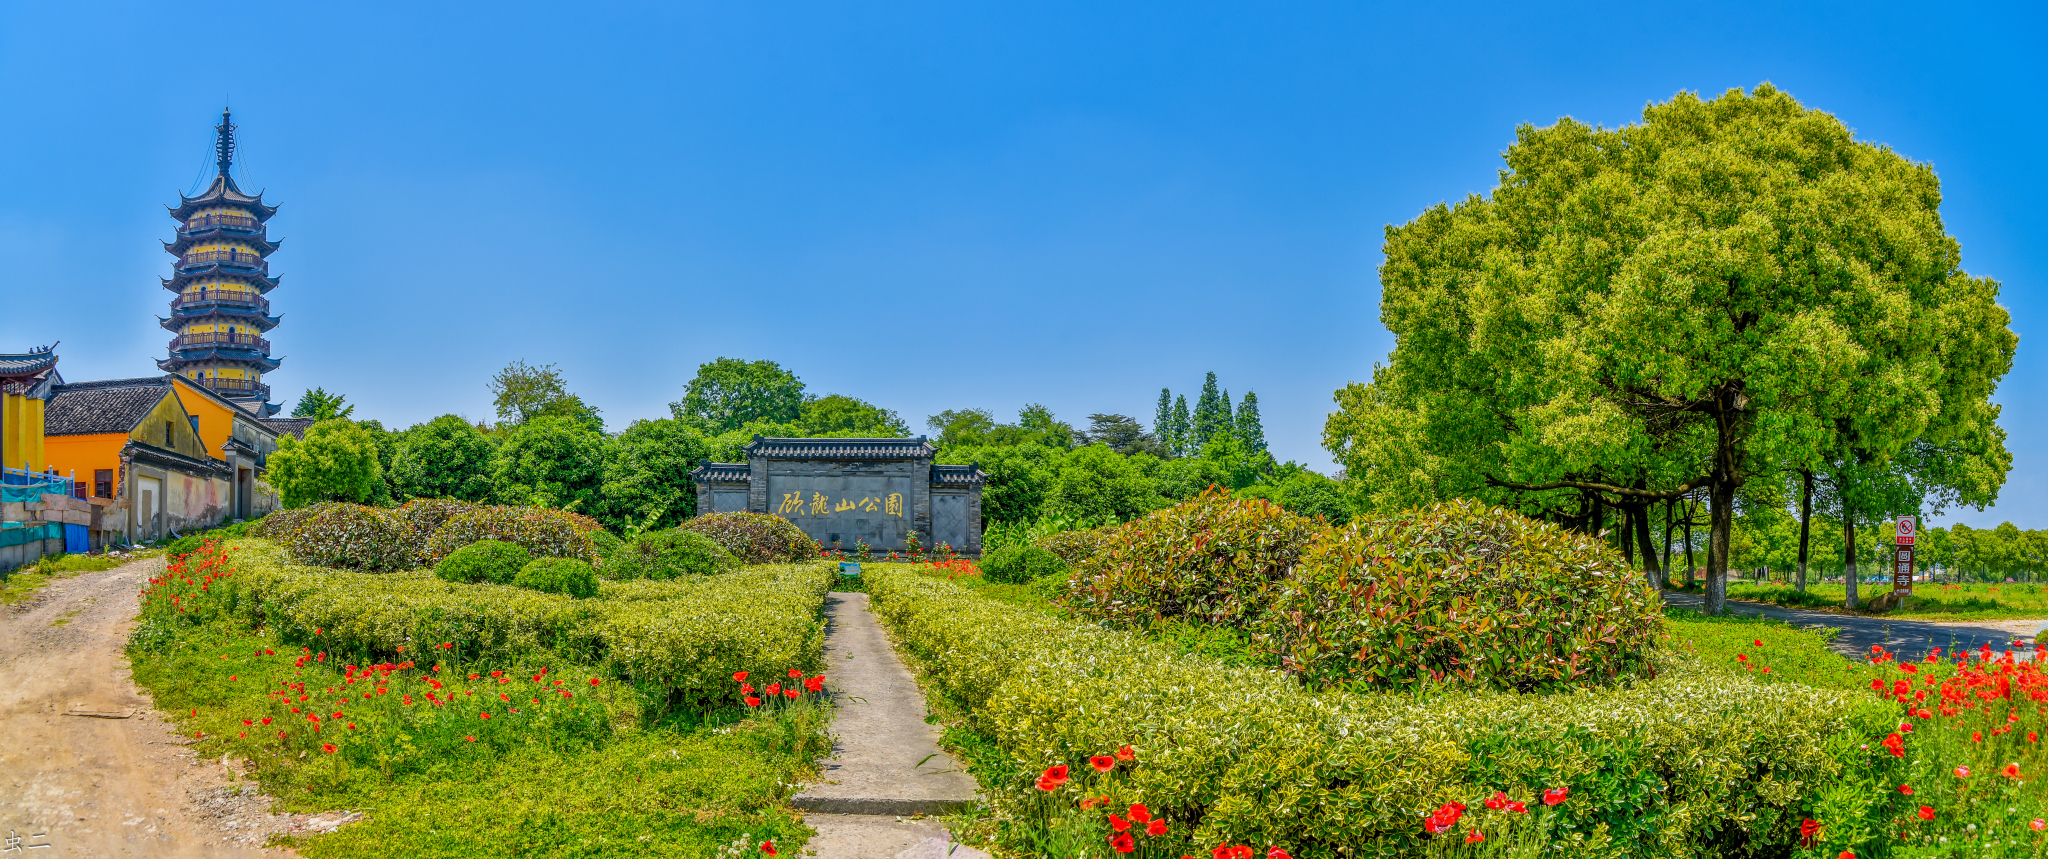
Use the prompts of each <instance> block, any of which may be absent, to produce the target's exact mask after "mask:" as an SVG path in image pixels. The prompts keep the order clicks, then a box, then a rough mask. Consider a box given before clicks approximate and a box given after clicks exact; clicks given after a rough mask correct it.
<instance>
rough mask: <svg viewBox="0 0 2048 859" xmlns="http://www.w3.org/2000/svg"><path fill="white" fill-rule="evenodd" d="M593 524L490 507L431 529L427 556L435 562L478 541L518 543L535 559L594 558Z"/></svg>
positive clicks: (541, 510) (545, 512)
mask: <svg viewBox="0 0 2048 859" xmlns="http://www.w3.org/2000/svg"><path fill="white" fill-rule="evenodd" d="M590 523H592V520H591V519H590V517H588V516H577V515H575V514H573V513H565V512H563V511H560V510H551V509H548V508H546V507H510V506H505V505H498V504H494V505H490V506H487V507H477V508H474V509H470V510H463V511H460V512H457V513H456V514H454V515H453V516H450V517H448V519H447V521H445V522H442V523H441V527H439V528H437V529H435V530H434V536H433V537H432V538H431V539H429V540H428V541H427V547H426V555H427V557H428V558H430V559H432V560H435V561H438V560H440V559H442V558H445V557H448V553H449V552H453V551H455V550H456V549H460V548H462V547H463V546H467V545H469V544H471V543H474V542H476V541H478V540H502V541H504V542H507V543H517V544H519V545H520V546H523V547H525V549H526V551H528V552H531V553H533V556H534V557H536V558H575V559H577V560H580V561H589V560H595V559H596V558H597V544H596V543H594V542H592V541H591V539H590V531H591V530H592V529H590V528H588V527H586V525H587V524H590Z"/></svg>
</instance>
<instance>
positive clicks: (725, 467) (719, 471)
mask: <svg viewBox="0 0 2048 859" xmlns="http://www.w3.org/2000/svg"><path fill="white" fill-rule="evenodd" d="M690 477H691V478H692V479H695V480H702V481H704V482H706V483H745V482H747V481H748V480H749V479H751V477H752V472H751V471H749V470H748V469H747V464H746V463H744V462H707V463H704V464H703V465H700V466H697V467H696V468H695V469H694V470H692V471H691V472H690Z"/></svg>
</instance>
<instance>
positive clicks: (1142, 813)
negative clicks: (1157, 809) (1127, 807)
mask: <svg viewBox="0 0 2048 859" xmlns="http://www.w3.org/2000/svg"><path fill="white" fill-rule="evenodd" d="M1131 819H1132V820H1135V821H1137V822H1139V823H1149V822H1151V820H1152V809H1149V808H1146V807H1145V804H1144V803H1140V802H1134V803H1131Z"/></svg>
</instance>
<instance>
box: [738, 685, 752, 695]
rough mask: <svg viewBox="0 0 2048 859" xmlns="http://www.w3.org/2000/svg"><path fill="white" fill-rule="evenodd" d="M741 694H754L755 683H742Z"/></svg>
mask: <svg viewBox="0 0 2048 859" xmlns="http://www.w3.org/2000/svg"><path fill="white" fill-rule="evenodd" d="M740 694H741V695H752V694H754V684H752V683H741V684H740Z"/></svg>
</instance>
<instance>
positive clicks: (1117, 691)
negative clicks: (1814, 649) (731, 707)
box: [868, 568, 1893, 859]
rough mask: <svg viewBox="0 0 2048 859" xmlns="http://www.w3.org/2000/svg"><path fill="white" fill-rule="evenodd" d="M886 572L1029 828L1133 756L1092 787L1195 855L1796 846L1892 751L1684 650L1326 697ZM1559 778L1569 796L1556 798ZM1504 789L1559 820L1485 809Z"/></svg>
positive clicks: (873, 590) (1860, 710) (902, 612)
mask: <svg viewBox="0 0 2048 859" xmlns="http://www.w3.org/2000/svg"><path fill="white" fill-rule="evenodd" d="M869 578H870V581H869V583H868V588H869V592H870V594H871V599H872V601H873V602H872V604H873V606H874V607H875V610H876V612H877V613H878V614H879V615H880V616H881V617H882V619H883V620H884V621H885V622H886V623H887V624H889V625H890V626H891V627H892V628H893V629H894V630H895V632H896V633H897V635H898V636H899V637H900V639H901V640H902V641H903V642H904V644H905V645H906V646H907V647H908V649H909V650H910V651H911V652H912V653H913V655H914V656H916V657H917V658H918V659H919V660H920V662H921V664H922V667H923V669H924V670H925V671H926V673H927V674H928V676H929V677H930V679H931V680H932V681H933V683H934V685H935V686H936V687H937V688H938V689H939V690H941V691H943V692H944V693H945V694H946V695H948V696H949V697H950V698H951V699H952V700H953V701H954V702H955V703H957V704H958V705H959V706H960V707H961V708H962V709H963V710H964V711H965V712H966V713H967V727H969V728H970V729H972V730H974V731H975V732H978V733H979V734H981V735H984V736H985V737H987V738H988V739H989V741H990V742H991V743H992V744H993V745H994V746H995V748H997V749H999V750H1000V752H1001V754H1002V756H1004V757H1005V758H1006V759H1007V761H1006V762H1007V764H1008V765H1007V766H1001V767H993V768H991V767H987V766H984V767H982V773H981V774H982V775H983V776H984V785H983V786H984V789H985V790H986V791H987V792H988V793H989V794H990V797H991V800H992V802H993V803H994V804H995V806H996V807H997V809H998V812H999V815H1002V816H1005V817H1007V818H1008V819H1010V820H1012V821H1014V822H1017V823H1018V825H1019V826H1023V827H1024V828H1030V826H1031V825H1035V824H1031V825H1027V824H1029V821H1031V820H1045V819H1047V818H1046V816H1045V814H1044V813H1043V812H1042V811H1040V810H1038V809H1040V807H1041V805H1042V804H1043V803H1045V802H1047V801H1048V799H1047V796H1048V794H1051V793H1057V791H1050V792H1049V791H1045V790H1042V789H1041V786H1040V785H1039V783H1038V779H1039V778H1040V777H1041V775H1042V774H1043V773H1044V772H1045V770H1046V769H1047V768H1050V767H1055V766H1066V767H1068V768H1070V770H1073V771H1078V770H1079V768H1081V767H1086V766H1089V765H1090V760H1091V759H1092V758H1094V757H1098V756H1102V755H1107V754H1110V753H1111V752H1112V751H1113V750H1117V749H1120V748H1121V747H1123V746H1125V745H1129V746H1130V747H1131V748H1132V750H1133V752H1132V753H1133V755H1134V758H1133V760H1132V761H1130V762H1129V763H1127V764H1122V765H1119V766H1118V767H1116V768H1115V769H1114V770H1113V772H1114V773H1115V774H1116V776H1117V777H1116V778H1115V779H1114V780H1105V781H1104V782H1102V783H1100V784H1093V785H1090V786H1089V788H1088V790H1089V791H1090V792H1097V791H1099V792H1102V794H1103V795H1106V796H1108V797H1109V799H1110V803H1109V805H1108V806H1107V807H1111V808H1123V807H1125V806H1126V805H1128V804H1131V803H1138V804H1142V805H1144V806H1146V807H1147V809H1148V813H1149V814H1151V815H1155V816H1157V817H1158V818H1159V819H1160V820H1163V821H1165V823H1164V826H1165V827H1166V829H1167V832H1168V833H1169V834H1168V835H1165V836H1160V837H1162V838H1168V839H1185V840H1184V841H1183V842H1175V843H1174V844H1172V845H1168V846H1173V847H1174V848H1175V849H1187V850H1193V851H1209V850H1212V849H1215V848H1217V847H1218V846H1230V845H1251V846H1255V847H1258V848H1259V849H1260V851H1261V855H1263V851H1264V849H1265V848H1266V847H1269V846H1277V847H1281V848H1283V849H1284V850H1286V851H1288V852H1289V853H1290V854H1291V855H1293V856H1295V857H1301V859H1307V857H1329V856H1407V855H1421V854H1424V853H1430V854H1432V855H1434V853H1435V851H1437V850H1441V849H1443V847H1445V846H1448V845H1446V844H1445V843H1444V842H1445V841H1446V840H1447V839H1451V838H1458V839H1464V838H1469V837H1471V836H1472V835H1473V834H1474V833H1477V834H1478V835H1479V836H1480V837H1481V839H1492V840H1493V842H1494V843H1496V844H1503V845H1506V844H1514V843H1523V842H1526V841H1528V840H1529V839H1532V838H1534V839H1537V840H1538V841H1540V842H1547V843H1549V844H1552V845H1558V846H1559V847H1560V849H1562V850H1564V851H1565V852H1564V854H1563V855H1573V856H1670V857H1693V856H1698V857H1707V856H1731V855H1753V854H1768V855H1782V853H1783V850H1784V849H1785V848H1786V846H1788V845H1790V844H1792V843H1794V842H1796V841H1797V840H1799V833H1798V830H1799V827H1800V824H1801V823H1802V821H1804V820H1806V819H1807V818H1809V817H1812V816H1814V815H1813V813H1812V812H1813V810H1814V809H1815V808H1816V807H1818V804H1819V800H1820V797H1821V794H1822V793H1823V790H1824V788H1825V786H1828V785H1832V784H1838V783H1842V782H1843V781H1845V780H1846V779H1849V778H1850V777H1851V776H1852V775H1853V774H1859V773H1881V772H1883V771H1884V770H1885V768H1886V767H1889V766H1891V763H1890V762H1891V761H1892V760H1893V758H1892V757H1891V756H1890V755H1888V754H1887V753H1885V752H1884V750H1883V749H1881V748H1879V747H1877V746H1876V745H1875V744H1874V743H1870V744H1868V745H1869V747H1868V748H1858V746H1859V745H1865V744H1866V743H1865V740H1866V739H1874V738H1875V737H1881V736H1883V734H1884V731H1883V730H1882V729H1886V728H1888V727H1889V725H1888V722H1887V720H1888V718H1889V715H1890V714H1889V713H1887V712H1885V711H1884V710H1883V709H1881V708H1880V707H1877V706H1875V705H1873V704H1872V703H1871V702H1870V700H1869V699H1868V697H1867V696H1857V695H1855V694H1853V693H1850V692H1847V691H1835V690H1820V689H1814V688H1811V687H1806V686H1800V685H1797V684H1790V683H1783V684H1781V683H1772V682H1764V681H1761V680H1756V679H1751V678H1748V677H1744V676H1735V675H1730V674H1728V673H1726V672H1722V671H1718V670H1713V669H1709V668H1706V667H1702V666H1700V665H1699V664H1697V662H1696V661H1694V660H1689V659H1683V658H1676V657H1674V659H1673V661H1672V664H1670V665H1669V666H1667V667H1666V669H1665V671H1664V674H1663V676H1662V677H1660V678H1659V679H1657V680H1655V681H1650V682H1643V683H1637V684H1635V685H1632V686H1624V687H1618V688H1614V689H1608V690H1601V691H1594V692H1579V693H1574V694H1564V695H1554V696H1531V695H1514V694H1504V693H1491V692H1468V693H1455V694H1444V695H1439V696H1435V697H1425V698H1414V697H1408V696H1391V695H1390V696H1365V695H1353V694H1342V693H1325V694H1311V693H1309V692H1307V691H1305V690H1303V689H1302V688H1301V687H1300V686H1299V685H1298V684H1297V683H1295V682H1294V681H1292V680H1290V679H1288V678H1287V677H1285V676H1283V675H1281V674H1279V673H1277V672H1274V671H1269V670H1263V669H1256V668H1230V667H1227V666H1224V665H1222V664H1220V663H1217V662H1215V661H1213V660H1209V659H1205V658H1201V657H1195V656H1185V655H1180V654H1177V653H1175V652H1174V651H1173V650H1171V649H1170V648H1167V647H1164V646H1162V645H1159V644H1155V643H1152V642H1148V641H1145V640H1143V639H1142V638H1140V637H1137V636H1134V635H1131V634H1127V633H1123V632H1118V631H1112V630H1105V629H1101V628H1098V627H1094V626H1087V625H1082V624H1078V623H1074V622H1072V621H1065V620H1061V619H1057V618H1049V617H1045V616H1043V615H1039V614H1035V613H1033V612H1030V611H1028V610H1024V609H1019V608H1015V607H1011V606H1006V605H1001V604H997V603H994V602H991V601H988V600H985V599H981V598H979V597H976V596H974V595H972V594H969V593H967V592H965V591H964V590H962V589H960V588H958V587H957V586H954V585H951V584H949V583H946V582H943V581H939V580H936V579H934V578H932V577H929V576H920V575H917V574H915V573H911V572H906V571H899V570H893V569H888V568H880V569H877V570H875V571H874V572H873V573H872V574H871V575H870V576H869ZM998 770H1000V771H1002V774H1001V775H995V774H996V771H998ZM992 775H994V777H993V778H992V777H991V776H992ZM1559 789H1562V790H1564V791H1565V794H1564V795H1565V796H1568V797H1569V799H1568V800H1567V801H1564V802H1560V803H1558V804H1556V805H1554V806H1541V805H1538V803H1540V802H1541V801H1542V798H1543V796H1544V792H1546V791H1552V790H1559ZM1060 790H1067V788H1066V787H1065V786H1064V785H1062V786H1060ZM1070 793H1071V796H1067V798H1066V799H1064V800H1061V801H1060V802H1061V804H1062V807H1063V808H1066V809H1069V810H1073V809H1076V808H1077V807H1078V804H1079V801H1080V800H1081V799H1082V798H1083V797H1084V793H1083V792H1082V790H1081V788H1080V787H1079V786H1076V787H1074V788H1073V789H1072V790H1071V791H1070ZM1496 793H1504V794H1505V799H1504V800H1503V802H1516V803H1521V804H1522V805H1523V806H1524V808H1525V809H1527V808H1545V809H1548V811H1547V813H1544V814H1539V815H1519V814H1516V813H1515V812H1513V811H1512V810H1510V809H1508V808H1507V807H1506V806H1505V805H1503V807H1501V808H1488V807H1487V805H1486V802H1487V800H1488V799H1490V798H1493V797H1494V795H1495V794H1496ZM1063 795H1064V794H1063ZM1087 798H1090V799H1094V798H1096V797H1094V796H1088V797H1087ZM1098 814H1099V812H1098ZM1096 819H1098V820H1100V818H1096ZM1125 819H1126V820H1128V817H1126V818H1125ZM1446 820H1449V821H1450V822H1451V823H1452V825H1451V826H1449V827H1443V826H1438V825H1433V823H1432V821H1434V823H1435V824H1442V823H1443V822H1444V821H1446ZM1106 825H1107V826H1109V827H1110V828H1109V829H1105V830H1103V832H1105V833H1108V832H1113V831H1114V822H1113V821H1112V822H1108V823H1107V824H1106ZM1040 828H1044V827H1043V826H1041V827H1040ZM1843 828H1844V829H1846V827H1843ZM1432 829H1437V830H1440V831H1431V830H1432ZM1148 849H1149V848H1148ZM1162 855H1180V854H1179V853H1177V852H1176V853H1169V854H1162ZM1829 855H1831V856H1832V855H1833V854H1829Z"/></svg>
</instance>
